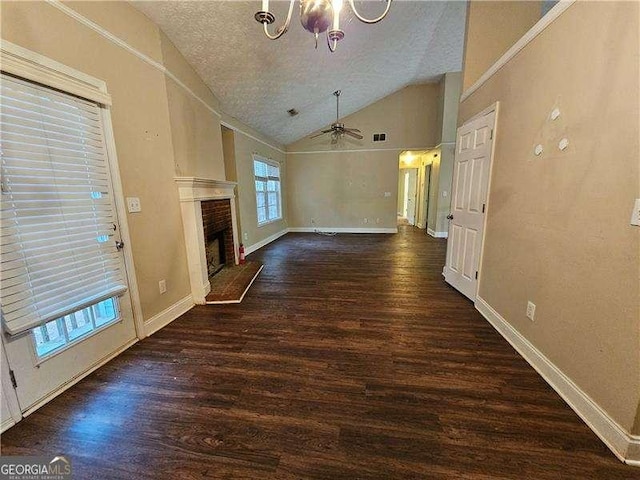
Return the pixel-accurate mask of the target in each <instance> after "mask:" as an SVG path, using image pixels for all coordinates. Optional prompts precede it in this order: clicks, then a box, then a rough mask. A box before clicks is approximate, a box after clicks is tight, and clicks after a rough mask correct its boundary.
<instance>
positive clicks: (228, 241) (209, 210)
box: [202, 199, 235, 278]
mask: <svg viewBox="0 0 640 480" xmlns="http://www.w3.org/2000/svg"><path fill="white" fill-rule="evenodd" d="M202 226H203V227H204V238H203V241H204V245H205V252H206V257H207V258H206V260H207V275H208V277H209V278H211V277H212V276H214V275H215V274H216V273H218V272H219V271H220V270H222V269H223V268H224V267H225V265H229V266H233V265H234V263H235V252H234V243H233V222H232V219H231V202H230V201H229V200H228V199H220V200H205V201H203V202H202Z"/></svg>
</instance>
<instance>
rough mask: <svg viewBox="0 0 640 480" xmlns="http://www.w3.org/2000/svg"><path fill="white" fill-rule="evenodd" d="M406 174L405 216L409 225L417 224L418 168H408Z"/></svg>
mask: <svg viewBox="0 0 640 480" xmlns="http://www.w3.org/2000/svg"><path fill="white" fill-rule="evenodd" d="M404 175H405V177H404V178H405V184H404V185H405V188H404V195H405V202H404V216H405V218H406V219H407V221H408V223H409V225H415V224H416V194H417V192H418V169H417V168H410V169H406V170H405V172H404Z"/></svg>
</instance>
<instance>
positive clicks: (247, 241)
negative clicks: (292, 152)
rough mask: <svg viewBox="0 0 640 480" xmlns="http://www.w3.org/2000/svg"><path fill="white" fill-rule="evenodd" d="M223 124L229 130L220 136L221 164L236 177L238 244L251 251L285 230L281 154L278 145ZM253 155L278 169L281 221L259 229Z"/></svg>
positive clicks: (235, 125)
mask: <svg viewBox="0 0 640 480" xmlns="http://www.w3.org/2000/svg"><path fill="white" fill-rule="evenodd" d="M223 121H224V122H225V123H226V124H227V125H230V126H231V128H232V130H229V131H226V133H225V134H224V137H225V140H224V145H225V155H227V153H229V155H227V158H226V159H225V161H226V162H227V164H230V163H233V164H234V166H233V168H234V169H235V172H234V173H235V175H236V178H235V180H234V181H236V182H238V186H237V187H236V193H237V198H236V203H237V207H238V212H239V218H240V232H239V233H241V236H240V238H241V240H240V241H241V242H242V243H243V244H244V246H245V247H251V246H252V245H255V244H257V243H259V242H261V241H263V240H265V239H267V238H269V237H270V236H272V235H275V234H277V233H280V232H282V231H283V230H285V229H286V228H287V227H288V222H287V219H288V202H287V200H288V198H287V186H288V182H287V165H286V161H285V160H286V159H285V154H284V153H283V149H282V146H281V145H279V144H278V143H275V142H273V141H271V140H270V139H268V138H266V137H265V136H263V135H262V134H260V133H259V132H256V131H255V130H252V129H251V128H249V127H248V126H247V125H244V124H243V123H241V122H240V121H238V120H236V119H234V118H231V117H227V116H225V117H224V119H223ZM252 137H253V138H252ZM254 154H258V155H260V156H262V157H265V158H268V159H270V160H272V161H275V162H277V163H278V164H279V165H280V176H281V181H280V184H281V189H282V192H281V200H282V220H278V221H276V222H271V223H267V224H266V225H262V226H258V214H257V206H256V187H255V176H254V172H253V155H254Z"/></svg>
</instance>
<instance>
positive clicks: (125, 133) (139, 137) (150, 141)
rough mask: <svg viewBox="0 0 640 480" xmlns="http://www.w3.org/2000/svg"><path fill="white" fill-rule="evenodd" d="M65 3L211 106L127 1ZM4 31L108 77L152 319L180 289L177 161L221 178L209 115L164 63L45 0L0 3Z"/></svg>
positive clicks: (191, 171)
mask: <svg viewBox="0 0 640 480" xmlns="http://www.w3.org/2000/svg"><path fill="white" fill-rule="evenodd" d="M67 5H68V6H70V7H71V8H73V9H74V10H76V11H78V12H79V13H81V14H82V15H84V16H86V17H87V18H89V19H90V20H92V21H94V22H96V23H97V24H99V25H101V26H103V27H104V28H106V29H107V30H109V31H110V32H111V33H113V34H114V35H116V36H118V37H120V38H122V39H124V40H125V41H127V42H128V43H129V44H130V45H131V46H133V47H134V48H136V49H138V50H139V51H141V52H142V53H143V54H145V55H147V56H149V57H150V58H152V59H153V60H155V61H157V62H163V61H166V62H167V65H170V67H171V68H172V69H175V70H176V72H175V73H176V75H178V77H179V78H180V79H181V81H183V82H185V83H187V84H189V88H191V89H192V90H194V91H198V92H199V95H200V96H201V97H202V98H205V99H206V100H207V101H210V102H211V104H212V105H213V106H214V107H216V106H217V101H216V100H215V99H214V98H213V96H212V95H210V93H209V94H208V95H209V96H207V91H208V89H207V88H206V86H204V84H202V82H199V80H198V79H197V76H195V74H194V73H193V71H190V68H189V67H188V66H187V65H186V62H184V60H183V59H182V60H180V55H179V54H178V53H177V52H176V51H175V49H174V48H173V46H172V45H170V43H168V41H167V40H166V38H163V36H162V34H161V32H160V30H159V29H158V28H157V27H156V26H155V25H154V24H153V23H151V22H150V21H149V20H148V19H147V18H146V17H145V16H144V15H143V14H141V13H140V12H138V11H137V10H135V9H134V8H133V7H131V6H130V5H128V4H126V3H124V2H122V3H118V2H99V3H98V2H95V3H93V2H82V3H78V2H72V3H68V4H67ZM2 38H3V39H6V40H8V41H10V42H12V43H15V44H17V45H20V46H22V47H25V48H28V49H30V50H33V51H35V52H37V53H40V54H43V55H45V56H47V57H49V58H52V59H53V60H57V61H59V62H61V63H63V64H65V65H68V66H70V67H72V68H75V69H77V70H79V71H81V72H84V73H87V74H89V75H92V76H94V77H97V78H100V79H102V80H104V81H105V82H106V83H107V87H108V90H109V92H110V93H111V95H112V100H113V106H112V107H111V116H112V121H113V128H114V136H115V143H116V150H117V154H118V161H119V165H120V173H121V177H122V184H123V190H124V194H125V196H137V197H140V200H141V203H142V212H140V213H135V214H128V215H127V220H128V224H129V228H130V231H131V243H132V244H131V245H130V246H129V248H131V249H132V252H133V256H134V261H135V268H136V276H137V279H138V285H139V290H140V300H141V304H142V312H143V316H144V318H145V319H149V318H150V317H152V316H153V315H155V314H156V313H158V312H160V311H162V310H164V309H166V308H167V307H169V306H170V305H172V304H174V303H176V302H177V301H178V300H180V299H182V298H184V297H185V296H187V295H188V294H189V293H190V285H189V275H188V269H187V261H186V252H185V245H184V237H183V233H182V219H181V214H180V203H179V201H178V195H177V189H176V185H175V182H174V176H175V174H176V165H177V168H178V171H179V172H180V173H181V174H184V175H195V174H200V173H202V174H207V175H208V174H210V175H215V176H216V177H217V178H224V165H223V164H222V153H221V152H222V147H221V142H220V141H219V140H216V137H215V135H216V131H217V135H218V139H219V135H220V128H219V123H218V122H217V120H216V118H215V116H212V115H211V114H210V112H208V110H207V109H205V108H204V107H202V105H201V104H199V102H194V101H192V99H190V98H188V97H187V96H186V95H185V94H184V91H181V90H180V89H179V88H178V87H177V86H176V84H175V83H174V82H173V81H172V80H169V79H167V78H165V75H164V74H163V73H162V72H161V71H159V70H158V69H156V68H154V67H153V66H151V65H149V64H147V63H145V62H143V61H142V60H141V59H139V58H138V57H136V56H135V55H133V54H131V53H130V52H128V51H127V50H125V49H123V48H121V47H118V46H116V45H115V44H114V43H112V42H110V41H109V40H107V39H106V38H104V37H103V36H101V35H100V34H98V33H97V32H95V31H94V30H92V29H90V28H88V27H86V26H84V25H82V24H81V23H79V22H78V21H76V20H74V19H72V18H70V17H69V16H67V15H65V14H64V13H62V12H60V11H59V10H58V9H56V8H54V7H53V6H51V5H49V4H46V3H44V2H24V3H23V2H15V3H14V2H3V3H2ZM216 125H217V130H216V129H215V128H214V127H215V126H216ZM172 127H173V128H172ZM210 135H213V136H212V137H211V138H209V136H210ZM174 141H175V143H174ZM217 143H218V144H220V145H217ZM210 159H211V163H210ZM161 279H165V280H166V283H167V289H168V291H167V293H166V294H164V295H160V293H159V291H158V281H159V280H161Z"/></svg>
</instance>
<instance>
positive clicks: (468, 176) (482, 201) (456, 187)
mask: <svg viewBox="0 0 640 480" xmlns="http://www.w3.org/2000/svg"><path fill="white" fill-rule="evenodd" d="M494 122H495V110H494V111H491V112H490V113H488V114H486V115H483V116H481V117H479V118H477V119H474V120H471V121H469V122H467V123H465V124H464V125H462V126H461V127H460V128H458V135H457V142H456V153H455V160H454V167H453V185H452V189H451V213H450V215H449V217H448V218H449V239H448V241H447V259H446V265H445V268H444V277H445V280H446V281H447V282H448V283H449V284H451V285H452V286H453V287H455V288H456V289H457V290H459V291H460V292H461V293H463V294H464V295H465V296H467V297H469V298H470V299H471V300H475V298H476V293H477V285H478V269H479V262H480V252H481V250H482V237H483V230H484V216H485V210H486V198H487V192H488V187H489V170H490V167H491V146H492V143H493V138H492V132H493V130H494Z"/></svg>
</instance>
